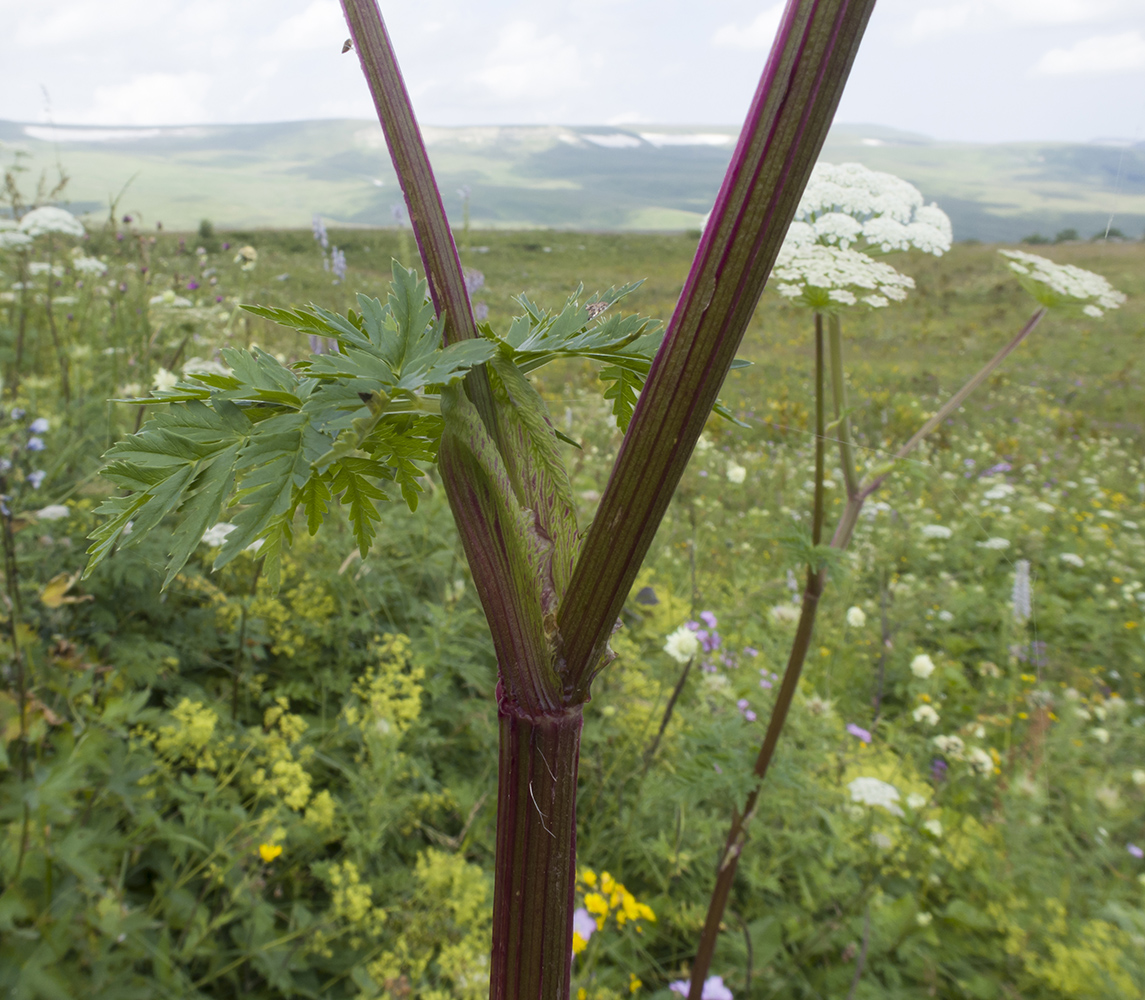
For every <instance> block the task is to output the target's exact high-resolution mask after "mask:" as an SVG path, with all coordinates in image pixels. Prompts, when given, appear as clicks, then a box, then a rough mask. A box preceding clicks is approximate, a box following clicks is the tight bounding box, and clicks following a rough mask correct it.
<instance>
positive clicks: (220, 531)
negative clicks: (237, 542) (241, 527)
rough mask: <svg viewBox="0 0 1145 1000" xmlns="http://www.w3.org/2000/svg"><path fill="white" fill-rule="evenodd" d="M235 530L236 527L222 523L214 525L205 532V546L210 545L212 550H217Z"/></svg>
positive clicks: (203, 539) (203, 541)
mask: <svg viewBox="0 0 1145 1000" xmlns="http://www.w3.org/2000/svg"><path fill="white" fill-rule="evenodd" d="M234 530H235V525H233V524H227V523H226V522H225V521H220V522H219V523H218V524H216V525H213V526H212V527H210V528H208V529H207V530H206V531H204V532H203V537H202V539H201V541H202V543H203V544H204V545H209V546H210V547H211V548H212V549H217V548H218V547H219V546H220V545H222V544H223V542H225V541H226V540H227V535H229V534H230V533H231V532H232V531H234Z"/></svg>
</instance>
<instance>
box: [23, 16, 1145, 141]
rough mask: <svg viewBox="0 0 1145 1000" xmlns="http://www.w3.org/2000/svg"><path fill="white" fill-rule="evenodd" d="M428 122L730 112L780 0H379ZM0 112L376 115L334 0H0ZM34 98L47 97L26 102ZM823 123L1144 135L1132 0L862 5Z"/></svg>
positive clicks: (276, 117) (199, 119)
mask: <svg viewBox="0 0 1145 1000" xmlns="http://www.w3.org/2000/svg"><path fill="white" fill-rule="evenodd" d="M381 6H382V11H383V14H384V15H385V16H386V18H387V24H388V26H389V29H390V33H391V35H392V37H393V39H394V42H395V45H396V47H397V50H398V57H399V59H400V60H401V63H402V67H403V70H404V72H405V74H406V79H407V82H408V84H409V87H410V90H411V92H412V94H413V97H414V101H415V105H416V108H417V112H418V116H419V118H420V119H421V120H422V121H423V122H424V123H426V124H434V125H470V124H510V123H517V124H529V123H546V124H547V123H559V124H569V125H576V124H627V123H661V124H675V123H679V124H731V123H736V122H738V121H739V119H740V118H741V116H742V115H743V113H744V112H745V111H746V109H747V104H748V101H749V99H750V96H751V93H752V90H753V89H754V86H755V83H756V81H757V79H758V77H759V72H760V70H761V68H762V66H763V63H764V60H765V59H766V56H767V50H768V48H769V46H770V43H771V39H772V35H773V33H774V30H775V25H776V24H777V22H778V19H779V13H780V9H781V7H780V5H778V4H774V3H771V2H767V0H765V2H762V3H761V2H755V3H752V2H748V0H704V2H702V3H701V2H697V0H692V2H683V0H576V2H567V0H549V2H544V0H529V2H521V0H466V2H462V0H417V2H415V3H410V2H408V0H404V2H401V3H398V2H391V0H382V4H381ZM0 24H3V25H4V26H5V30H4V32H3V36H2V37H0V118H7V119H15V120H18V121H31V122H40V121H47V120H49V119H50V120H52V121H54V122H55V123H57V124H64V123H76V124H79V123H88V124H100V125H123V124H133V125H144V124H147V125H154V124H190V123H209V122H261V121H282V120H293V119H304V118H341V117H362V118H365V117H373V109H372V106H371V105H370V101H369V96H368V94H367V91H366V88H365V84H364V83H363V82H362V80H361V77H360V73H359V69H358V65H357V61H356V59H355V57H354V55H353V54H350V55H345V56H343V55H341V54H340V49H341V44H342V41H343V40H344V39H345V37H346V35H347V32H346V28H345V24H344V22H343V21H342V16H341V12H340V9H339V6H338V4H337V2H336V0H241V2H236V0H36V2H34V3H29V2H28V0H0ZM45 94H46V95H47V98H45ZM838 120H839V121H841V122H856V123H857V122H863V123H875V124H881V125H888V126H891V127H894V128H901V129H907V130H910V131H916V132H922V133H925V134H927V135H931V136H935V137H937V138H940V139H957V140H971V141H975V140H977V141H1004V140H1019V139H1057V140H1079V141H1086V140H1091V139H1094V138H1115V137H1121V138H1126V139H1133V140H1137V141H1142V140H1145V0H880V2H879V4H878V6H877V7H876V9H875V13H874V16H873V18H872V20H871V25H870V28H869V30H868V33H867V37H866V39H865V40H864V42H863V47H862V49H861V50H860V53H859V57H858V60H857V62H856V64H855V69H854V72H853V73H852V75H851V79H850V82H849V83H848V85H847V90H846V92H845V94H844V96H843V102H842V106H841V108H840V111H839V115H838Z"/></svg>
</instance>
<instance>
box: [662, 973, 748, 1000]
mask: <svg viewBox="0 0 1145 1000" xmlns="http://www.w3.org/2000/svg"><path fill="white" fill-rule="evenodd" d="M668 989H669V990H670V991H671V992H673V993H679V994H680V996H682V997H686V996H687V995H688V992H689V990H690V989H691V984H690V983H689V982H688V980H686V979H677V980H676V981H675V982H673V983H669V984H668ZM700 996H701V1000H735V997H734V996H733V995H732V991H731V990H730V989H728V987H727V986H726V985H725V984H724V977H723V976H708V978H707V979H705V980H704V991H703V993H701V994H700Z"/></svg>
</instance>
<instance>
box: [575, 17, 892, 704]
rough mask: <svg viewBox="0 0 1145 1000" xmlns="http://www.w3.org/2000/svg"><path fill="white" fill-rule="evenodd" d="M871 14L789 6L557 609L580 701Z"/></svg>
mask: <svg viewBox="0 0 1145 1000" xmlns="http://www.w3.org/2000/svg"><path fill="white" fill-rule="evenodd" d="M873 8H874V0H788V5H787V9H786V11H785V12H784V15H783V19H782V22H781V24H780V27H779V33H778V35H777V36H776V40H775V43H774V46H773V47H772V50H771V55H770V57H769V58H768V61H767V66H766V68H765V69H764V72H763V76H762V78H761V80H760V83H759V88H758V89H757V90H756V94H755V98H754V100H753V101H752V105H751V110H750V112H749V114H748V119H747V122H746V124H745V125H744V129H743V132H742V133H741V135H740V139H739V143H738V145H737V146H736V151H735V154H734V155H733V157H732V161H731V165H730V166H729V168H728V172H727V174H726V176H725V177H724V182H723V185H722V187H721V188H720V193H719V196H718V197H717V199H716V204H715V207H714V209H713V210H712V215H711V218H710V219H709V221H708V225H707V227H706V229H705V231H704V235H703V238H702V239H701V240H700V245H699V248H698V249H697V251H696V257H695V260H694V262H693V264H692V269H691V271H690V273H689V274H688V279H687V282H686V283H685V285H684V290H683V292H682V294H681V296H680V301H679V303H678V304H677V306H676V310H675V312H674V314H673V316H672V319H671V322H670V323H669V325H668V331H667V334H666V336H665V338H664V342H663V344H662V345H661V348H660V350H659V352H658V353H657V355H656V358H655V360H654V361H653V363H652V369H651V372H650V373H649V377H648V382H647V384H646V385H645V387H644V391H643V392H642V393H641V394H640V400H639V402H638V403H637V406H636V412H635V414H634V415H633V418H632V422H631V424H630V425H629V428H628V432H627V434H626V435H625V437H624V442H623V444H622V445H621V448H620V454H619V455H618V457H617V460H616V465H615V466H614V467H613V470H612V475H611V477H610V479H609V481H608V485H607V487H606V488H605V491H604V496H603V497H602V498H601V501H600V506H599V508H598V511H597V514H596V517H595V519H594V521H593V524H592V527H591V529H590V530H589V533H588V537H587V538H586V540H585V544H584V549H583V551H582V553H581V557H580V559H579V560H578V562H577V565H576V568H575V570H574V572H573V578H572V582H571V584H570V586H569V590H568V593H567V595H566V597H565V600H564V602H563V604H562V606H561V608H560V611H559V613H558V626H559V632H560V636H559V641H560V647H559V655H560V656H561V657H562V659H563V661H564V663H563V664H562V668H563V670H564V671H565V672H566V682H567V684H568V685H569V687H570V688H571V689H572V690H573V691H575V692H576V697H578V698H580V699H583V698H584V697H585V696H586V694H587V691H588V686H589V684H590V682H591V680H592V676H593V674H594V672H595V671H596V670H597V669H599V664H600V662H601V657H602V654H603V652H604V650H605V646H606V644H607V641H608V636H609V634H610V633H611V632H612V628H613V625H614V623H615V622H616V620H617V616H618V615H619V613H620V610H621V608H622V607H623V605H624V601H625V600H626V599H627V597H628V592H629V589H630V588H631V586H632V582H633V580H634V579H635V577H636V573H637V572H638V570H639V569H640V565H641V563H642V562H643V559H644V555H645V553H646V552H647V551H648V546H649V545H650V544H651V542H652V538H653V536H654V535H655V533H656V529H657V527H658V526H659V524H660V520H661V518H662V517H663V515H664V512H665V511H666V509H667V506H668V503H669V502H670V501H671V499H672V495H673V493H674V492H675V490H676V486H677V484H678V483H679V481H680V477H681V475H682V474H683V472H684V468H685V467H686V466H687V463H688V459H689V457H690V456H691V453H692V448H693V447H694V445H695V443H696V439H697V438H698V437H699V436H700V432H701V431H702V430H703V428H704V423H705V421H706V420H707V418H708V414H709V413H710V412H711V409H712V405H713V404H714V403H715V400H716V396H717V394H718V392H719V389H720V386H721V384H722V382H723V379H724V376H725V374H726V373H727V371H728V368H729V366H730V364H731V362H732V359H733V358H734V356H735V352H736V349H737V348H738V346H739V343H740V340H741V339H742V338H743V334H744V332H745V331H746V329H747V326H748V323H749V322H750V321H751V318H752V315H753V314H754V312H755V307H756V304H757V303H758V301H759V297H760V295H761V293H762V292H763V287H764V284H765V283H766V281H767V277H768V274H769V273H770V271H771V267H772V265H773V264H774V262H775V258H776V256H777V255H778V253H779V248H780V246H781V245H782V243H783V239H784V236H785V234H786V232H787V227H788V226H789V225H790V223H791V220H792V218H793V217H794V215H795V210H796V208H797V207H798V204H799V198H800V195H801V194H802V191H803V188H804V187H805V185H806V183H807V180H808V178H809V177H810V175H811V168H812V167H813V166H814V164H815V160H816V158H817V157H818V155H819V150H820V149H821V148H822V145H823V141H824V139H825V138H826V136H827V130H828V128H829V127H830V125H831V120H832V118H833V117H834V114H835V109H836V107H837V105H838V102H839V97H840V96H841V94H842V91H843V85H844V83H845V82H846V79H847V75H848V73H849V72H850V68H851V64H852V62H853V61H854V57H855V53H856V52H857V51H858V46H859V40H860V39H861V38H862V36H863V32H864V30H865V28H866V24H867V20H868V19H869V17H870V13H871V10H872V9H873Z"/></svg>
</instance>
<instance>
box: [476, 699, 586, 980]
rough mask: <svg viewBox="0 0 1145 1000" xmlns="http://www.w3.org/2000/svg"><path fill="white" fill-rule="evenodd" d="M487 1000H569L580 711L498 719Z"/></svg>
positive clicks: (574, 885) (573, 710) (578, 709)
mask: <svg viewBox="0 0 1145 1000" xmlns="http://www.w3.org/2000/svg"><path fill="white" fill-rule="evenodd" d="M500 719H501V752H500V767H499V773H498V782H497V880H496V886H495V888H494V894H493V956H492V967H491V973H490V981H489V996H490V1000H518V998H525V997H527V998H529V1000H566V998H567V997H568V995H569V979H570V974H571V963H570V957H571V955H572V910H573V893H574V891H575V888H576V787H577V765H578V761H579V755H580V731H581V710H580V706H576V707H575V708H572V709H569V710H568V711H566V712H563V713H560V714H555V715H546V716H538V717H535V718H531V719H529V718H525V717H524V716H521V715H512V714H509V713H507V712H506V711H505V710H504V705H502V711H501V716H500Z"/></svg>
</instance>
